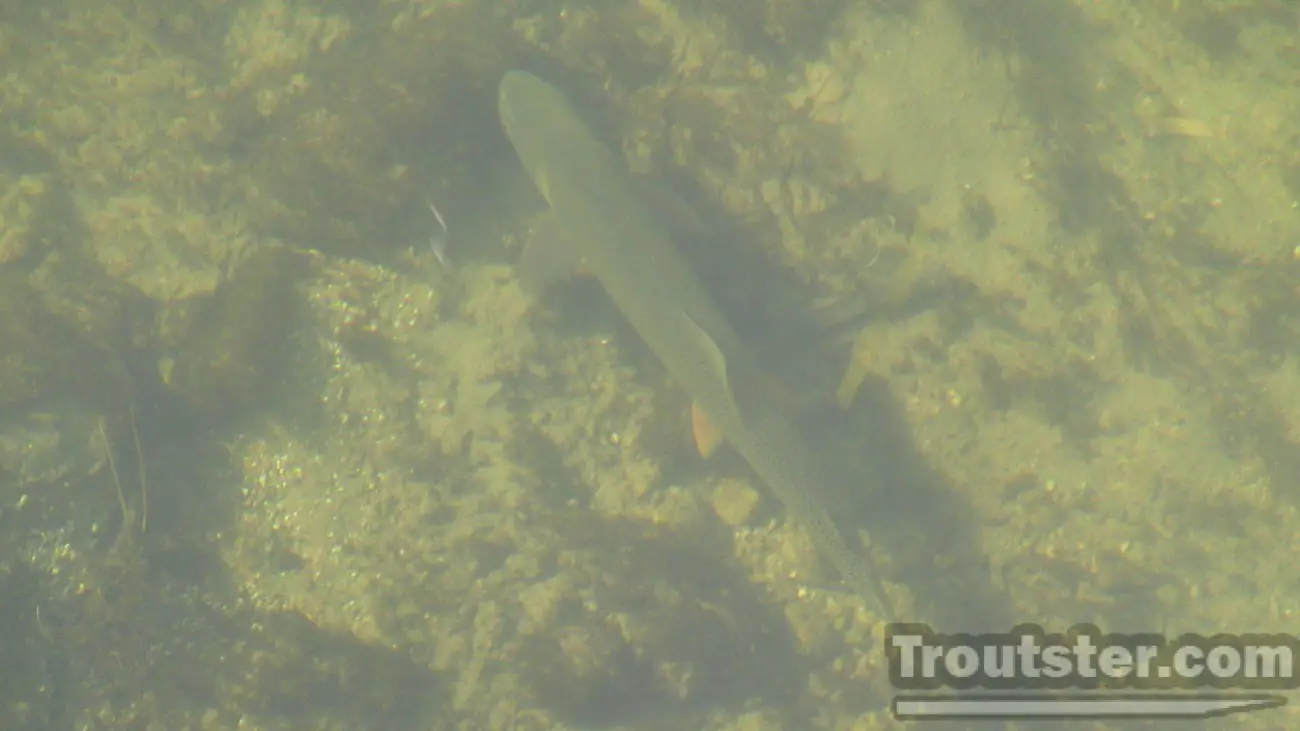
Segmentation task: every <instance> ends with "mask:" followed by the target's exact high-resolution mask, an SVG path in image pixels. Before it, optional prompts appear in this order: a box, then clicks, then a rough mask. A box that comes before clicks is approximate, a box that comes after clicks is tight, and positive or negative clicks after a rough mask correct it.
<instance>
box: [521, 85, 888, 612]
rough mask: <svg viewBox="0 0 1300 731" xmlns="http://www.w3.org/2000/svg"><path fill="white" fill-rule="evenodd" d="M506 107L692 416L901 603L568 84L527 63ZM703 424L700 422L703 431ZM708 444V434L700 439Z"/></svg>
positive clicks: (565, 226)
mask: <svg viewBox="0 0 1300 731" xmlns="http://www.w3.org/2000/svg"><path fill="white" fill-rule="evenodd" d="M497 109H498V114H499V116H500V118H501V125H502V127H503V129H504V131H505V135H506V137H507V139H509V141H510V144H511V145H512V146H513V148H514V151H515V153H516V156H517V157H518V158H519V161H520V163H521V164H522V166H523V168H524V170H525V172H526V173H527V174H528V176H529V177H530V178H531V179H532V181H533V183H534V185H535V186H536V187H537V189H538V191H539V192H540V193H541V194H542V197H543V198H545V200H546V203H547V205H548V206H549V208H550V212H551V214H552V216H553V218H554V222H555V223H556V224H557V225H558V227H559V228H560V230H561V233H563V236H562V237H559V238H560V240H561V241H563V242H564V243H563V245H564V246H567V247H569V248H570V250H569V251H566V252H563V254H564V255H565V257H566V258H567V259H569V260H572V261H580V262H581V264H582V267H583V270H584V271H585V272H586V273H588V274H590V275H592V276H594V277H595V278H596V279H597V280H598V281H599V282H600V284H601V286H602V287H603V289H604V290H605V292H606V293H607V294H608V296H609V298H610V299H611V300H612V301H613V303H614V305H615V306H616V307H617V308H618V309H619V310H620V311H621V312H622V313H623V316H624V317H625V318H626V319H627V321H628V323H629V324H631V326H632V328H633V329H634V330H635V331H636V333H637V335H638V336H640V338H641V339H642V340H644V341H645V343H646V345H647V346H649V348H650V350H651V351H652V352H653V353H654V355H655V357H656V358H658V360H659V361H660V362H661V363H662V364H663V366H664V368H665V369H666V370H667V371H668V373H669V375H670V376H672V378H673V380H674V381H676V382H677V384H678V385H679V386H680V387H682V388H683V389H684V390H685V391H686V392H687V394H688V395H689V396H690V397H691V398H692V400H693V402H694V405H693V417H695V418H694V419H693V421H695V423H696V424H697V425H698V424H708V425H709V426H710V427H711V428H713V429H715V430H716V431H717V433H718V434H720V436H721V438H722V439H723V440H725V441H726V442H727V443H729V444H730V445H731V446H732V447H733V448H735V449H736V450H737V451H738V452H739V453H740V455H741V456H742V457H743V458H744V459H745V461H746V462H747V463H748V464H749V466H750V467H751V468H752V469H753V470H754V473H755V474H756V475H757V476H758V478H759V479H760V480H761V481H762V482H763V483H764V484H765V485H766V487H767V488H768V490H769V491H770V493H771V494H773V495H774V496H775V497H776V498H777V499H779V500H780V501H781V503H782V505H783V506H784V508H785V511H786V515H787V518H788V519H793V520H794V522H795V523H796V524H798V525H800V526H802V527H803V528H804V529H805V530H806V531H808V533H809V536H810V537H811V538H812V540H813V542H814V544H815V545H816V547H817V549H818V551H819V552H820V553H821V554H822V556H823V557H824V558H825V559H826V560H827V561H828V562H829V563H830V564H831V566H832V567H833V568H834V569H835V570H836V571H837V572H838V573H839V574H840V577H841V579H842V580H843V581H844V582H845V583H846V584H847V585H848V586H849V588H850V589H851V590H852V591H854V592H855V593H857V594H858V595H860V596H861V597H862V599H863V601H864V602H866V603H867V605H868V606H869V607H871V608H872V609H873V610H874V611H875V612H876V613H877V614H878V615H879V616H881V617H883V618H885V619H890V618H892V616H893V609H892V607H891V605H890V601H889V596H888V594H887V593H886V591H885V588H884V584H883V583H882V582H881V580H880V578H879V575H878V574H877V573H876V571H875V570H874V568H873V567H871V565H870V564H869V561H868V557H867V556H866V555H858V553H857V552H855V551H854V550H853V549H852V548H850V547H849V545H848V543H847V542H846V540H845V538H844V536H843V535H842V534H841V533H840V531H839V529H838V527H837V526H836V525H835V523H834V521H833V520H832V518H831V514H830V512H829V511H828V509H827V508H826V506H825V504H824V502H823V496H824V494H825V491H826V489H827V487H828V485H829V484H831V482H832V481H833V479H832V476H831V474H830V473H829V471H828V468H827V467H826V465H825V464H824V463H823V462H822V461H820V460H819V458H818V456H817V454H816V452H815V451H814V449H813V448H812V446H811V444H809V443H808V441H807V440H806V439H805V437H804V436H803V435H802V434H801V433H800V430H799V428H798V426H797V424H796V421H795V419H794V416H793V415H792V414H791V413H790V412H791V409H790V408H789V407H788V404H784V403H782V402H781V401H780V400H779V399H777V398H775V397H773V396H772V395H771V391H770V390H769V388H768V385H769V384H770V383H771V379H770V378H769V377H767V375H766V374H765V373H764V372H763V369H762V368H761V367H760V363H759V359H758V357H757V356H756V355H755V353H754V352H753V351H752V350H751V349H750V347H749V346H748V345H746V344H745V343H744V342H743V341H742V339H741V338H740V336H739V335H738V334H737V332H736V330H735V328H734V327H733V326H732V324H731V323H730V322H729V320H728V318H727V317H726V316H725V315H724V313H723V312H722V310H721V309H720V308H719V306H718V305H717V304H716V302H715V301H714V299H713V297H712V296H711V295H710V294H709V292H708V290H707V288H706V287H705V285H704V283H703V282H702V280H701V279H700V278H699V276H698V274H697V273H696V272H695V271H694V270H693V269H692V267H691V266H690V264H689V263H688V262H687V261H686V259H685V257H683V256H682V254H681V252H680V251H679V250H678V249H677V244H676V242H675V241H673V238H672V235H671V234H670V233H669V232H668V230H667V228H666V226H665V225H664V224H663V223H662V221H661V220H660V217H659V216H658V215H657V214H656V212H655V211H654V210H653V209H652V207H651V206H649V205H648V204H647V203H645V202H644V201H643V199H642V197H641V196H640V194H639V193H638V189H637V186H636V185H635V184H634V182H633V181H632V180H631V178H630V176H629V174H628V172H627V170H626V169H625V167H624V166H623V164H622V163H621V161H620V160H618V159H617V158H616V157H615V156H614V155H613V154H612V153H611V152H610V151H609V149H608V148H607V147H606V146H605V145H604V144H602V143H601V142H600V141H599V140H598V139H597V138H596V137H595V135H594V134H593V133H592V132H591V129H590V127H589V126H588V124H587V123H586V122H585V121H584V120H583V118H582V116H581V115H580V114H579V113H578V111H577V110H576V109H575V108H574V107H573V105H572V103H571V102H570V101H569V99H568V97H567V96H566V95H565V94H564V92H562V91H561V90H560V89H558V88H556V87H555V86H553V85H551V84H550V83H548V82H547V81H544V80H543V79H541V78H539V77H538V76H536V75H534V74H532V73H529V72H527V71H519V70H515V71H509V72H507V73H506V74H505V75H504V76H503V77H502V79H501V83H500V85H499V87H498V94H497ZM697 435H698V432H697ZM697 445H698V446H700V451H701V453H702V454H704V453H705V452H706V450H705V447H704V445H702V444H699V441H698V439H697Z"/></svg>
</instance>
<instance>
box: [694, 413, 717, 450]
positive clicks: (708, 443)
mask: <svg viewBox="0 0 1300 731" xmlns="http://www.w3.org/2000/svg"><path fill="white" fill-rule="evenodd" d="M691 432H692V434H693V435H694V436H695V448H696V449H697V450H699V453H700V456H701V457H708V456H710V455H712V454H713V453H714V452H716V451H718V446H719V445H721V444H722V432H719V431H718V428H717V427H715V426H714V425H713V422H711V421H709V417H707V416H705V415H704V412H703V411H701V410H700V407H699V405H698V404H691Z"/></svg>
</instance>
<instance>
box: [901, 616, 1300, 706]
mask: <svg viewBox="0 0 1300 731" xmlns="http://www.w3.org/2000/svg"><path fill="white" fill-rule="evenodd" d="M1298 650H1300V641H1297V639H1296V638H1295V637H1293V636H1291V635H1271V634H1270V635H1265V634H1254V635H1252V634H1243V635H1228V634H1218V635H1214V636H1211V637H1205V636H1202V635H1183V636H1181V637H1178V638H1176V639H1172V640H1171V639H1168V638H1166V637H1163V636H1161V635H1155V634H1102V632H1101V631H1100V630H1099V629H1098V628H1097V627H1095V626H1093V625H1087V624H1081V625H1075V626H1074V627H1071V628H1070V629H1068V630H1066V631H1065V632H1059V633H1051V634H1049V633H1047V632H1045V631H1044V630H1043V628H1042V627H1038V626H1036V625H1031V624H1022V625H1018V626H1016V627H1014V628H1012V630H1011V631H1010V632H1007V633H997V634H949V635H945V634H940V633H937V632H935V631H934V630H932V629H930V627H929V626H927V625H924V624H912V623H895V624H891V625H889V627H888V629H887V630H886V633H885V652H886V653H887V655H888V657H889V672H890V676H891V680H892V682H893V684H894V687H895V688H896V689H898V690H899V691H900V694H899V695H898V696H896V697H895V698H894V704H893V707H894V714H895V715H896V716H897V717H899V718H905V719H911V720H925V719H935V720H939V719H953V718H1081V717H1104V718H1116V717H1143V718H1206V717H1209V716H1220V715H1227V714H1229V713H1241V712H1244V711H1250V710H1259V709H1263V708H1276V707H1278V706H1281V705H1283V704H1285V703H1286V698H1285V697H1284V696H1282V695H1280V694H1278V691H1283V690H1293V689H1295V688H1297V687H1300V682H1297V678H1296V674H1295V670H1294V658H1295V656H1296V654H1297V651H1298Z"/></svg>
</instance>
